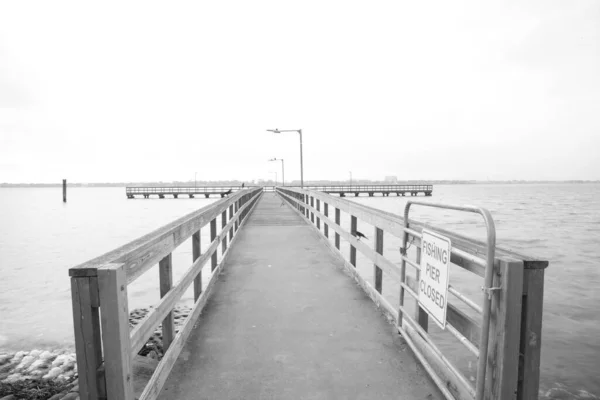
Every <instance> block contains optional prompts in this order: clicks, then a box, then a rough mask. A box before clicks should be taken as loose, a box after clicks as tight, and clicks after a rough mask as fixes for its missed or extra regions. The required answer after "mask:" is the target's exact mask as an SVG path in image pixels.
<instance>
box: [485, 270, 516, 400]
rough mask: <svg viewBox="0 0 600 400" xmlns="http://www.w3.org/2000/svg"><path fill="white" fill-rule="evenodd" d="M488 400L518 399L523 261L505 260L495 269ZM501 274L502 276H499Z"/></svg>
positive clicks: (487, 388)
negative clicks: (496, 288) (497, 288)
mask: <svg viewBox="0 0 600 400" xmlns="http://www.w3.org/2000/svg"><path fill="white" fill-rule="evenodd" d="M494 270H495V271H496V273H495V274H494V280H493V284H492V285H493V287H499V288H500V289H499V290H496V291H494V293H493V294H492V304H491V313H490V336H489V338H490V339H489V344H488V357H487V362H488V366H487V371H486V389H485V396H484V397H485V398H486V399H514V398H516V393H517V384H518V377H519V340H518V339H517V338H519V336H520V330H521V307H522V298H523V297H522V294H523V261H512V262H510V261H504V260H501V261H500V262H499V269H498V265H496V267H495V268H494ZM498 272H499V274H500V275H499V274H498Z"/></svg>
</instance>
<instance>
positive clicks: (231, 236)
mask: <svg viewBox="0 0 600 400" xmlns="http://www.w3.org/2000/svg"><path fill="white" fill-rule="evenodd" d="M232 218H233V204H232V205H230V206H229V220H228V221H227V222H229V221H231V219H232ZM232 240H233V227H231V229H229V243H231V241H232Z"/></svg>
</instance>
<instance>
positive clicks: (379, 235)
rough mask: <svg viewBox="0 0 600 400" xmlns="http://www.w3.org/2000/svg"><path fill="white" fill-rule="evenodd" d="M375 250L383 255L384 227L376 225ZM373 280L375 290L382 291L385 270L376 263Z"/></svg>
mask: <svg viewBox="0 0 600 400" xmlns="http://www.w3.org/2000/svg"><path fill="white" fill-rule="evenodd" d="M374 236H375V251H376V252H377V253H379V254H381V255H383V229H379V228H378V227H375V234H374ZM373 267H374V268H373V275H374V276H373V282H374V283H375V290H377V291H378V292H379V293H381V289H382V283H383V282H382V281H383V272H382V271H381V268H379V267H378V266H377V264H375V265H374V266H373Z"/></svg>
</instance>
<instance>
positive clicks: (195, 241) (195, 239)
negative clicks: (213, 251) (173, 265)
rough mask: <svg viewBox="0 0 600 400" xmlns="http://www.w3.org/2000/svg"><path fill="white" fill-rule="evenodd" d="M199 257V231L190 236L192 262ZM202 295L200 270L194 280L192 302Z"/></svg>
mask: <svg viewBox="0 0 600 400" xmlns="http://www.w3.org/2000/svg"><path fill="white" fill-rule="evenodd" d="M198 257H200V231H198V232H195V233H194V234H193V235H192V261H196V260H197V259H198ZM201 294H202V270H200V271H199V272H198V275H196V277H195V278H194V302H196V301H197V300H198V298H199V297H200V295H201Z"/></svg>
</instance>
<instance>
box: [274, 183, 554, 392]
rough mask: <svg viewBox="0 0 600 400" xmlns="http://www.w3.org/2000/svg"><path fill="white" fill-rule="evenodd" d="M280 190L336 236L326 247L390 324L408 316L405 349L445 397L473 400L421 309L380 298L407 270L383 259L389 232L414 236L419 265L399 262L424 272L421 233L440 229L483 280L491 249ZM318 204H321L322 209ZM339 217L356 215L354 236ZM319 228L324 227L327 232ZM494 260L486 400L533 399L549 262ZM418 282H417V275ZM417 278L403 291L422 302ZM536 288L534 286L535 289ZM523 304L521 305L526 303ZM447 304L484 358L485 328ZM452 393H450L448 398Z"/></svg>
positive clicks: (452, 322)
mask: <svg viewBox="0 0 600 400" xmlns="http://www.w3.org/2000/svg"><path fill="white" fill-rule="evenodd" d="M276 190H277V193H278V194H279V195H280V196H281V197H282V198H283V199H284V200H286V201H287V202H288V203H289V204H290V205H291V206H292V208H293V209H295V210H296V211H297V212H298V213H299V214H300V215H302V216H304V218H305V219H306V220H307V221H308V222H309V223H310V224H311V225H312V226H313V228H315V229H316V230H317V231H318V232H319V233H320V234H322V235H324V236H325V237H326V238H328V237H329V231H330V230H333V231H334V232H335V246H334V245H333V244H331V243H330V242H329V240H326V241H325V244H326V245H328V246H329V247H330V248H331V249H332V251H334V253H335V254H337V255H338V256H339V257H342V258H343V262H344V268H345V269H346V270H347V271H348V272H349V273H350V274H351V275H352V276H353V277H354V278H355V279H356V280H357V281H358V282H359V284H360V286H361V287H362V288H363V289H364V290H365V291H366V292H367V294H368V295H369V296H370V297H371V298H372V299H373V300H374V301H375V302H376V303H377V304H378V305H379V306H380V307H382V309H383V310H384V311H385V312H386V314H387V315H388V317H389V318H390V319H391V320H394V321H396V322H397V321H398V312H399V311H403V313H404V315H405V316H406V322H407V324H402V325H401V326H399V327H398V331H399V332H401V333H402V334H403V336H404V337H405V339H406V340H407V343H409V345H410V346H411V347H412V348H413V350H414V351H415V355H416V356H417V357H418V358H419V360H420V361H421V362H422V363H423V365H424V367H425V369H426V370H427V371H428V372H429V373H430V374H432V376H433V379H434V381H435V382H436V383H438V384H441V385H442V386H443V387H440V389H441V390H442V392H443V393H444V394H445V395H446V397H447V398H450V399H473V398H475V395H476V388H475V387H474V386H473V385H472V384H471V383H470V382H469V380H468V379H466V378H465V377H464V376H463V375H462V374H461V373H460V371H458V369H457V368H456V367H454V366H453V365H452V364H451V363H450V361H448V359H447V358H446V357H445V356H443V354H441V352H440V350H439V349H438V348H437V346H436V345H435V343H434V341H433V339H432V338H431V337H429V336H427V335H428V333H427V330H428V315H427V314H426V313H425V312H424V310H423V309H421V308H420V307H418V306H417V309H416V310H415V317H414V318H413V317H411V316H410V315H408V314H406V310H405V309H404V308H403V307H402V306H400V307H401V309H400V308H394V307H393V306H391V304H390V303H389V301H388V300H387V299H386V298H385V297H383V296H382V288H383V285H382V277H383V275H382V273H381V272H382V271H383V272H386V273H387V276H390V277H392V278H393V279H394V280H396V281H398V280H400V278H401V275H402V271H401V268H400V267H399V266H398V265H397V264H396V263H395V262H393V261H391V260H390V259H388V257H386V256H385V255H384V254H383V238H384V232H387V233H388V234H392V235H393V236H395V237H398V238H400V239H403V238H404V235H405V234H406V235H410V236H413V240H414V241H413V243H414V248H415V249H416V257H417V260H416V262H413V260H411V259H410V258H409V257H408V255H406V256H403V255H400V256H399V257H401V261H404V262H406V263H408V264H409V265H413V266H414V267H417V268H420V267H418V265H419V264H420V247H421V241H420V237H421V231H422V230H423V228H426V229H430V230H434V231H436V232H438V233H440V234H442V235H444V236H447V237H449V238H450V240H451V241H452V253H451V262H452V263H453V264H455V265H457V266H459V267H462V268H464V269H465V270H466V271H469V272H472V273H473V274H475V275H477V276H479V277H481V278H483V277H484V276H485V268H484V266H485V265H487V264H488V262H489V261H490V260H489V259H488V260H486V255H487V256H489V255H490V253H489V252H486V251H485V249H486V243H482V242H481V241H479V240H475V239H471V238H468V237H465V236H461V235H459V234H456V233H453V232H449V231H447V230H442V229H439V228H437V227H435V226H431V225H425V224H422V223H418V222H416V221H413V220H410V221H409V222H410V224H409V227H405V221H406V220H407V219H404V218H402V217H401V216H398V215H394V214H391V213H386V212H384V211H381V210H377V209H373V208H370V207H367V206H364V205H361V204H357V203H354V202H351V201H349V200H345V199H342V198H338V197H333V196H330V195H328V194H325V193H322V192H317V191H313V190H307V189H299V188H292V187H278V188H277V189H276ZM314 200H316V207H315V204H314ZM426 204H430V203H426ZM329 206H334V207H335V221H334V220H332V219H331V217H330V214H329V212H330V210H329ZM331 211H333V210H331ZM340 211H343V212H345V213H347V214H348V215H349V216H350V223H351V224H350V228H351V232H348V231H347V230H345V229H344V228H342V227H341V226H340V221H341V217H340ZM315 219H316V222H315ZM359 220H360V221H363V222H366V223H368V224H370V225H372V226H373V227H374V229H375V234H374V236H375V239H374V242H375V243H374V248H372V247H370V246H369V245H367V244H366V243H365V242H363V241H361V240H358V239H357V238H356V237H355V236H353V235H352V232H355V231H356V230H357V229H358V221H359ZM321 224H322V225H323V228H322V229H321ZM340 239H343V240H345V241H346V242H348V243H349V245H350V261H349V262H348V260H347V259H346V258H345V257H343V256H342V255H341V253H340ZM356 250H358V251H360V252H361V254H363V256H365V257H366V258H367V259H369V260H370V261H372V262H373V264H374V279H373V282H374V284H373V285H371V284H370V283H368V282H367V281H365V279H364V278H363V277H362V276H361V275H360V274H359V273H358V272H357V270H356ZM491 260H493V265H494V271H495V272H496V273H495V274H494V275H493V280H492V281H491V282H490V284H489V285H488V284H486V285H485V287H487V288H489V287H491V286H494V289H496V290H494V291H489V292H488V293H490V294H491V296H492V299H493V300H492V309H493V313H492V318H491V319H490V321H491V323H490V328H489V329H490V336H489V341H490V345H489V348H490V349H493V351H490V352H489V354H488V356H487V357H483V355H482V357H481V359H482V360H486V361H487V364H488V372H487V374H486V376H487V379H485V381H484V380H482V382H485V393H486V396H488V397H490V398H508V397H509V396H514V393H518V396H517V398H519V399H520V398H523V399H525V398H530V397H527V396H529V395H530V394H534V393H535V394H537V388H538V386H539V354H540V348H539V344H538V343H537V342H535V341H534V342H532V341H530V340H529V339H528V338H530V337H536V338H537V339H539V338H541V314H542V310H541V300H540V299H541V296H542V294H543V271H544V268H545V267H547V265H548V262H547V261H545V260H538V259H534V258H532V257H528V256H524V255H521V254H518V253H515V252H512V251H510V250H508V249H502V248H498V247H497V248H496V252H495V254H493V253H492V257H491ZM416 271H418V269H417V270H416ZM415 274H416V272H415ZM416 278H417V279H418V276H417V277H416ZM417 279H415V277H414V276H407V277H406V282H405V283H401V286H402V287H403V288H405V289H406V291H407V293H409V294H411V295H412V296H416V297H417V298H418V295H417V290H416V289H417V281H418V280H417ZM533 281H535V283H532V282H533ZM449 291H450V293H452V294H453V296H455V298H456V300H458V301H461V302H464V303H465V304H466V305H467V306H468V307H470V308H471V309H473V310H474V311H475V312H477V315H479V316H480V317H483V316H482V315H481V314H482V312H483V311H484V310H485V308H481V307H479V306H478V305H477V303H476V302H474V301H473V300H471V299H470V298H469V296H467V295H465V294H464V293H461V292H460V291H458V290H457V288H456V287H455V286H451V288H450V289H449ZM521 300H523V301H522V302H521ZM447 304H448V310H447V326H448V331H449V332H450V334H452V335H453V336H454V337H456V338H457V339H458V340H459V342H460V343H461V344H463V345H464V346H465V347H466V348H467V349H469V350H470V352H472V353H474V354H476V355H477V354H479V351H480V349H481V348H482V347H483V346H484V345H485V340H481V339H482V337H481V328H482V325H483V323H479V322H477V321H476V320H475V319H473V318H471V317H469V316H468V315H467V314H464V313H463V312H462V311H460V309H458V308H457V307H456V306H455V305H454V303H453V301H451V300H447ZM482 319H483V318H482ZM484 333H485V332H484ZM424 335H425V336H424ZM486 339H487V338H486ZM482 362H483V361H482ZM490 369H491V370H490ZM482 372H483V371H482ZM448 389H450V392H451V395H450V397H449V396H448V393H449V392H448Z"/></svg>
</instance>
